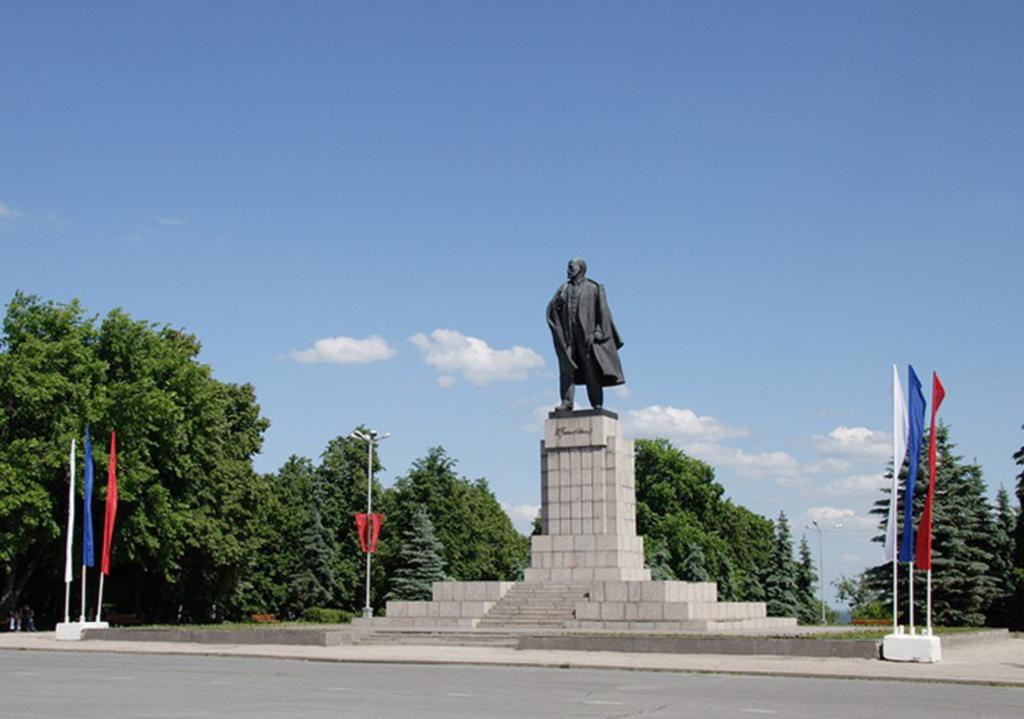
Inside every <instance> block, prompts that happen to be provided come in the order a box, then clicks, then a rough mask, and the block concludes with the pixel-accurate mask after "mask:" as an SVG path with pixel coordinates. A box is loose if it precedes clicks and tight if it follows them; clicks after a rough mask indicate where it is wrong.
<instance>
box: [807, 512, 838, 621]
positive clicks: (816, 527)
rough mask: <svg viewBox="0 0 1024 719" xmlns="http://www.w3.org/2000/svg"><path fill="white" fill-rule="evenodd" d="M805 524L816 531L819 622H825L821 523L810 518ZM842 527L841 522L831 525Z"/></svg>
mask: <svg viewBox="0 0 1024 719" xmlns="http://www.w3.org/2000/svg"><path fill="white" fill-rule="evenodd" d="M805 526H806V527H807V529H813V530H815V531H816V532H817V533H818V573H819V574H820V575H821V576H820V577H819V578H818V584H819V585H820V586H821V623H822V624H827V623H828V622H827V620H826V619H825V549H824V543H823V542H822V539H821V525H819V524H818V522H817V520H814V519H812V520H811V523H810V524H808V525H805ZM842 527H843V523H842V522H839V523H837V524H833V525H832V529H842Z"/></svg>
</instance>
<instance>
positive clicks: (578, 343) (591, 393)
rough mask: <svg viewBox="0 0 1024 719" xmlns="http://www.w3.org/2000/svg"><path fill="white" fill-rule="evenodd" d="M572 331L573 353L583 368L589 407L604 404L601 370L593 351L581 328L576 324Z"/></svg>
mask: <svg viewBox="0 0 1024 719" xmlns="http://www.w3.org/2000/svg"><path fill="white" fill-rule="evenodd" d="M576 329H577V331H576V332H574V333H573V354H574V355H575V356H576V357H579V358H580V360H581V362H579V364H581V366H582V368H583V381H584V382H586V384H587V399H588V400H590V406H591V407H600V406H601V405H603V404H604V387H602V386H601V370H600V368H599V366H598V364H597V358H596V357H594V353H593V352H591V351H590V350H588V349H587V346H586V340H585V339H584V334H583V330H582V329H580V328H579V326H578V325H577V327H576Z"/></svg>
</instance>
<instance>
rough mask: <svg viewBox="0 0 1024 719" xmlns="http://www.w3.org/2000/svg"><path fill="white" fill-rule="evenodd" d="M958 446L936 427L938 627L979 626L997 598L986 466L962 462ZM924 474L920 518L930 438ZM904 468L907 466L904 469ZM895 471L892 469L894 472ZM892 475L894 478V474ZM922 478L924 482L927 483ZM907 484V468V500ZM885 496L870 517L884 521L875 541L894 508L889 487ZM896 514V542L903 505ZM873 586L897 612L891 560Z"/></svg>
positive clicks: (918, 589) (873, 573) (904, 594)
mask: <svg viewBox="0 0 1024 719" xmlns="http://www.w3.org/2000/svg"><path fill="white" fill-rule="evenodd" d="M954 447H955V445H954V444H953V443H952V442H950V441H949V427H948V426H947V425H945V424H942V423H940V424H939V426H938V427H937V428H936V448H937V464H936V489H935V503H934V506H933V509H932V613H933V623H934V624H940V625H947V626H979V625H981V624H982V623H984V621H985V611H986V610H987V609H988V608H989V606H990V605H991V603H992V601H993V600H994V599H995V580H994V578H993V576H992V569H991V565H992V559H993V553H994V548H993V533H994V527H993V522H992V509H991V506H990V505H989V502H988V500H987V498H986V497H985V489H986V488H985V482H984V480H983V478H982V473H981V467H979V466H978V465H975V464H964V463H963V461H962V460H963V458H962V457H960V456H957V455H954V454H953V448H954ZM920 466H921V470H920V472H921V473H920V475H919V481H918V483H917V487H916V491H915V493H914V497H913V502H914V517H920V515H921V509H922V507H923V505H924V499H925V495H926V494H927V491H928V481H927V478H928V474H929V465H928V437H927V436H926V437H925V440H924V441H923V442H922V446H921V465H920ZM904 467H905V465H904ZM890 471H891V469H890ZM888 476H889V477H891V476H892V475H891V474H889V475H888ZM921 478H924V479H923V481H922V480H921ZM905 484H906V471H905V468H904V470H903V471H901V472H900V480H899V485H900V492H899V497H898V500H897V501H902V497H903V487H904V486H905ZM882 494H883V496H882V498H881V499H879V501H877V502H875V506H874V508H873V509H872V510H871V514H874V515H876V516H880V517H881V522H880V528H881V529H882V530H883V534H882V535H879V536H877V537H875V538H874V541H877V542H882V541H883V538H884V530H885V525H886V519H887V516H888V510H889V496H888V495H889V488H888V487H885V488H884V489H883V490H882ZM900 510H901V511H899V512H897V515H896V516H897V521H898V522H899V524H898V525H897V538H898V537H899V536H900V532H901V531H902V526H901V525H902V519H903V516H902V507H900ZM906 566H907V565H905V564H901V565H900V575H901V578H900V604H901V606H900V615H901V621H906V619H907V614H908V612H907V601H908V594H909V593H908V591H907V582H906ZM868 577H869V582H870V584H871V587H872V588H873V589H874V590H875V591H876V592H877V593H878V594H879V596H881V597H884V598H885V602H886V606H888V607H889V610H890V611H891V609H892V596H891V589H890V588H891V586H892V565H891V563H889V562H886V563H884V564H880V565H877V566H875V567H873V568H871V569H869V570H868ZM914 577H915V581H916V582H917V583H916V584H915V614H916V616H917V617H921V618H923V617H924V611H925V592H924V590H923V589H924V587H923V585H924V577H923V573H922V572H916V571H915V573H914Z"/></svg>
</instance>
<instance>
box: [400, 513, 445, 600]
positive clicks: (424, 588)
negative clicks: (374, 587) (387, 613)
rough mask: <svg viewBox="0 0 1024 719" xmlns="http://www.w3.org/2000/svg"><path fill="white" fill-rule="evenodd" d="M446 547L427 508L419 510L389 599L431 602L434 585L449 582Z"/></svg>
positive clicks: (408, 531)
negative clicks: (435, 529)
mask: <svg viewBox="0 0 1024 719" xmlns="http://www.w3.org/2000/svg"><path fill="white" fill-rule="evenodd" d="M443 552H444V546H443V545H442V544H441V542H440V541H439V540H438V538H437V535H436V533H435V532H434V524H433V522H431V521H430V515H429V514H428V513H427V510H426V508H425V507H417V508H416V510H415V511H414V512H413V514H412V521H411V523H410V525H409V527H408V528H407V529H406V530H405V531H404V532H403V541H402V549H401V551H400V552H399V556H398V562H399V566H398V569H396V570H395V574H394V576H393V577H392V579H391V592H390V594H389V595H388V599H402V600H429V599H431V597H432V592H431V586H432V585H433V583H434V582H441V581H444V579H445V573H444V566H445V562H444V558H443V556H442V553H443Z"/></svg>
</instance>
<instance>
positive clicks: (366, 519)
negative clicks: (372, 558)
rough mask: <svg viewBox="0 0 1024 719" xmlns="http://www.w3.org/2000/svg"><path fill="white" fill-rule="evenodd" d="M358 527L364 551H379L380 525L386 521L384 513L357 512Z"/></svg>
mask: <svg viewBox="0 0 1024 719" xmlns="http://www.w3.org/2000/svg"><path fill="white" fill-rule="evenodd" d="M355 517H356V529H357V530H358V531H359V545H360V546H361V547H362V549H363V553H364V554H366V553H369V554H373V553H375V552H376V551H377V538H378V537H379V536H380V525H381V524H382V523H383V521H384V515H383V514H366V513H365V512H356V513H355Z"/></svg>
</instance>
